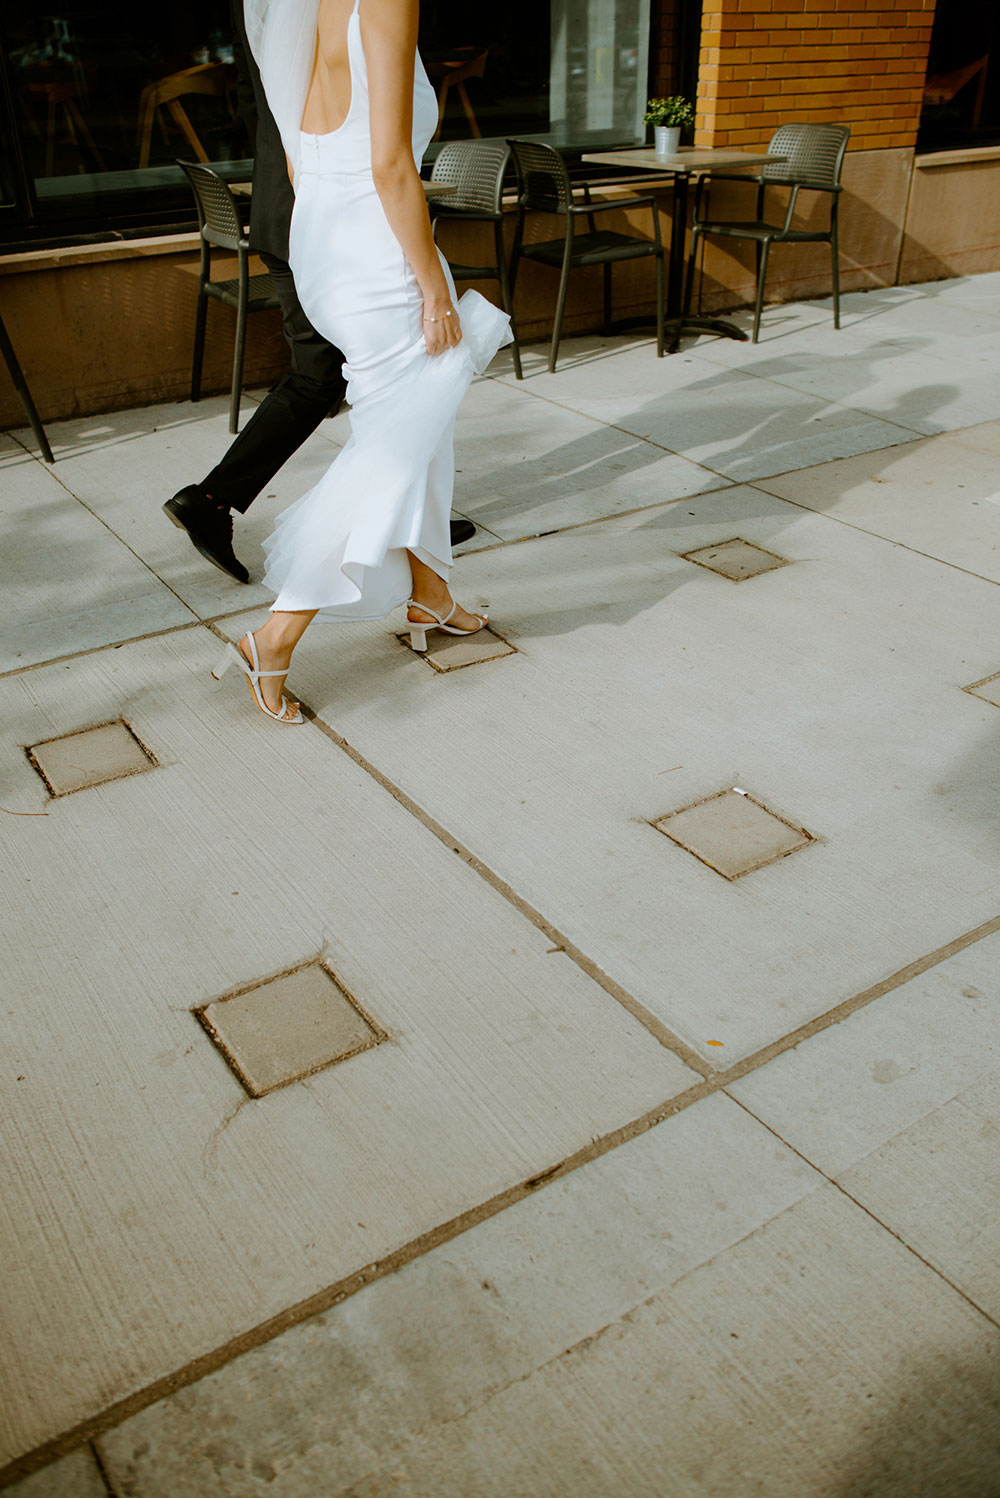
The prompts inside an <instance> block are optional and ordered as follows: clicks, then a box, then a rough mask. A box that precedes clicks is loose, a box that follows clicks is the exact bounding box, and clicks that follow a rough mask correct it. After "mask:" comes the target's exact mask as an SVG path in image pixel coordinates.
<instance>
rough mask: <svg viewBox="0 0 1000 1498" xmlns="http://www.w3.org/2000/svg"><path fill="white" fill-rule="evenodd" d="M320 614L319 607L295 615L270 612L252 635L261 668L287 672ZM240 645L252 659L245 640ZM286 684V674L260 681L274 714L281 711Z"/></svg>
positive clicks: (293, 703)
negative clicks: (294, 652)
mask: <svg viewBox="0 0 1000 1498" xmlns="http://www.w3.org/2000/svg"><path fill="white" fill-rule="evenodd" d="M317 613H318V610H317V609H311V610H301V611H299V612H296V613H294V614H279V613H271V614H269V615H268V617H267V623H266V624H263V625H261V627H260V629H258V630H255V631H254V637H253V638H254V643H255V644H256V646H257V657H258V659H259V661H260V669H261V670H262V671H284V672H287V670H288V668H289V666H290V665H291V660H292V651H293V650H294V649H295V647H296V645H297V644H298V643H299V641H300V640H301V638H302V636H303V635H304V634H305V632H306V630H307V628H308V627H309V625H310V624H311V623H312V621H313V620H314V619H315V617H316V615H317ZM239 648H240V651H241V653H242V654H243V655H245V656H246V658H247V660H248V661H249V659H250V657H249V656H248V655H247V654H246V651H245V650H243V646H242V643H241V645H240V647H239ZM284 685H285V678H284V676H266V677H265V678H264V679H263V681H262V682H261V684H260V690H261V695H262V696H263V698H264V701H265V702H266V703H267V705H268V707H269V708H270V709H271V711H272V712H273V713H277V712H280V711H281V690H282V688H283V686H284ZM288 705H289V707H290V709H291V711H292V713H293V714H294V713H295V712H296V710H297V709H298V703H297V702H291V701H289V704H288Z"/></svg>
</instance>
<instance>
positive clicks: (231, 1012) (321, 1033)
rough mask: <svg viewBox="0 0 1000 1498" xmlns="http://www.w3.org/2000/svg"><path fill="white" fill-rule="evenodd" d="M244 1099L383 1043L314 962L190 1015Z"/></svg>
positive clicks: (382, 1035) (381, 1034) (383, 1037)
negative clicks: (237, 1082) (240, 1087)
mask: <svg viewBox="0 0 1000 1498" xmlns="http://www.w3.org/2000/svg"><path fill="white" fill-rule="evenodd" d="M195 1013H196V1014H197V1016H198V1018H199V1019H200V1020H201V1022H202V1024H203V1025H204V1027H205V1029H206V1030H207V1031H208V1033H209V1035H210V1036H211V1037H212V1040H213V1041H214V1042H215V1044H216V1045H217V1046H218V1047H219V1050H220V1051H221V1052H222V1054H223V1055H224V1056H225V1058H226V1060H227V1062H228V1063H229V1065H230V1066H231V1067H232V1069H233V1071H234V1072H235V1073H236V1075H237V1076H238V1077H239V1079H240V1081H241V1082H242V1083H243V1086H244V1087H245V1088H246V1089H247V1091H248V1092H249V1093H250V1095H251V1097H263V1096H264V1094H265V1093H267V1092H273V1091H274V1089H275V1088H276V1087H282V1086H284V1085H285V1084H286V1083H288V1082H295V1081H299V1080H301V1079H302V1078H303V1077H307V1076H311V1075H312V1074H313V1073H314V1072H317V1071H320V1070H322V1068H323V1067H324V1066H332V1065H333V1063H334V1062H335V1061H346V1060H347V1058H348V1057H349V1056H356V1055H358V1053H359V1052H360V1051H367V1050H368V1048H369V1047H370V1046H373V1045H378V1044H379V1042H380V1041H383V1040H386V1039H387V1038H388V1037H387V1036H386V1034H385V1032H384V1030H381V1029H380V1028H379V1027H378V1025H376V1024H375V1023H373V1021H371V1020H370V1019H369V1018H368V1016H367V1015H365V1014H363V1013H362V1012H361V1009H360V1008H359V1007H358V1003H357V1000H356V999H355V998H353V996H352V995H350V994H348V993H347V991H346V990H345V989H344V988H343V987H342V986H341V985H340V984H339V983H338V982H337V980H336V978H335V976H334V974H333V973H331V972H330V970H329V969H328V968H327V967H325V966H324V965H323V963H321V962H310V963H306V964H305V965H304V966H303V967H300V968H299V969H298V970H297V971H296V972H291V973H283V974H280V975H279V976H278V977H276V978H271V979H268V980H266V981H264V982H263V983H256V984H254V986H253V987H252V988H245V989H242V990H241V991H240V992H239V993H235V994H225V995H224V996H223V997H222V998H221V999H216V1000H214V1001H213V1002H212V1003H211V1004H205V1005H204V1006H202V1007H201V1008H199V1009H196V1010H195Z"/></svg>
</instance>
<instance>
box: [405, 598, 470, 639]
mask: <svg viewBox="0 0 1000 1498" xmlns="http://www.w3.org/2000/svg"><path fill="white" fill-rule="evenodd" d="M406 607H407V609H419V610H420V612H421V613H422V614H430V616H431V619H433V621H434V622H433V624H417V623H415V622H414V620H412V619H410V618H407V621H406V622H407V624H408V625H409V627H410V649H411V650H419V651H424V650H426V649H427V631H428V630H429V629H439V630H440V631H441V633H442V634H446V635H477V634H478V633H479V631H480V630H481V629H485V628H486V626H487V624H489V622H490V618H489V615H488V614H473V616H472V617H473V618H474V619H478V620H479V623H478V624H477V625H476V627H475V629H456V628H455V626H454V625H453V624H449V623H448V620H449V619H450V618H451V617H452V615H453V614H454V612H455V610H456V609H457V608H458V604H457V603H453V604H452V606H451V608H450V609H449V610H448V612H447V614H445V615H444V617H443V618H442V617H441V615H440V614H437V613H435V612H434V610H433V609H432V608H428V606H427V604H426V603H418V602H417V600H416V599H415V598H408V599H407V600H406Z"/></svg>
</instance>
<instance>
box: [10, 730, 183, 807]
mask: <svg viewBox="0 0 1000 1498" xmlns="http://www.w3.org/2000/svg"><path fill="white" fill-rule="evenodd" d="M27 752H28V759H29V760H30V762H31V764H32V765H33V766H34V768H35V769H36V770H37V771H38V773H39V775H40V776H41V777H42V779H43V780H44V781H45V784H46V785H47V786H48V788H49V791H50V792H51V794H52V795H53V796H69V795H71V794H72V793H73V792H74V791H82V790H86V789H88V788H89V787H91V786H95V785H104V784H106V783H107V782H108V781H109V780H124V779H125V778H126V777H127V776H130V775H141V774H142V773H143V771H145V770H155V769H156V768H157V760H156V758H155V756H154V755H153V754H152V752H151V751H150V750H149V749H147V748H146V746H145V744H144V743H143V742H142V740H141V739H140V738H139V736H138V734H137V733H136V732H135V730H134V729H133V728H132V727H131V726H130V725H129V724H128V723H126V722H125V720H124V719H123V718H116V719H113V720H112V721H111V722H109V723H99V724H97V725H96V726H95V727H93V728H82V729H77V730H75V731H74V732H73V733H66V734H62V735H60V737H59V738H56V739H47V740H45V741H44V742H43V743H40V744H31V745H30V746H29V747H28V751H27Z"/></svg>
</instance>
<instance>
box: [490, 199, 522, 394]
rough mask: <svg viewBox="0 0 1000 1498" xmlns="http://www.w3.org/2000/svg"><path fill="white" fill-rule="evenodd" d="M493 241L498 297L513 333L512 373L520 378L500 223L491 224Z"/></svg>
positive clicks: (518, 347) (505, 255) (517, 348)
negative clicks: (498, 278)
mask: <svg viewBox="0 0 1000 1498" xmlns="http://www.w3.org/2000/svg"><path fill="white" fill-rule="evenodd" d="M493 242H494V244H495V246H496V254H497V274H498V275H499V277H500V299H501V301H502V302H503V310H504V311H505V312H506V314H507V316H508V317H509V318H510V331H511V332H512V333H513V335H514V342H513V344H512V345H511V353H512V355H513V358H514V374H515V376H516V378H517V379H519V380H521V379H523V378H524V376H523V374H522V373H521V349H520V346H519V344H518V341H517V323H516V322H515V321H514V297H513V295H512V293H511V289H510V277H509V276H508V274H507V252H506V250H505V249H504V243H503V224H502V223H495V224H494V225H493Z"/></svg>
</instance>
